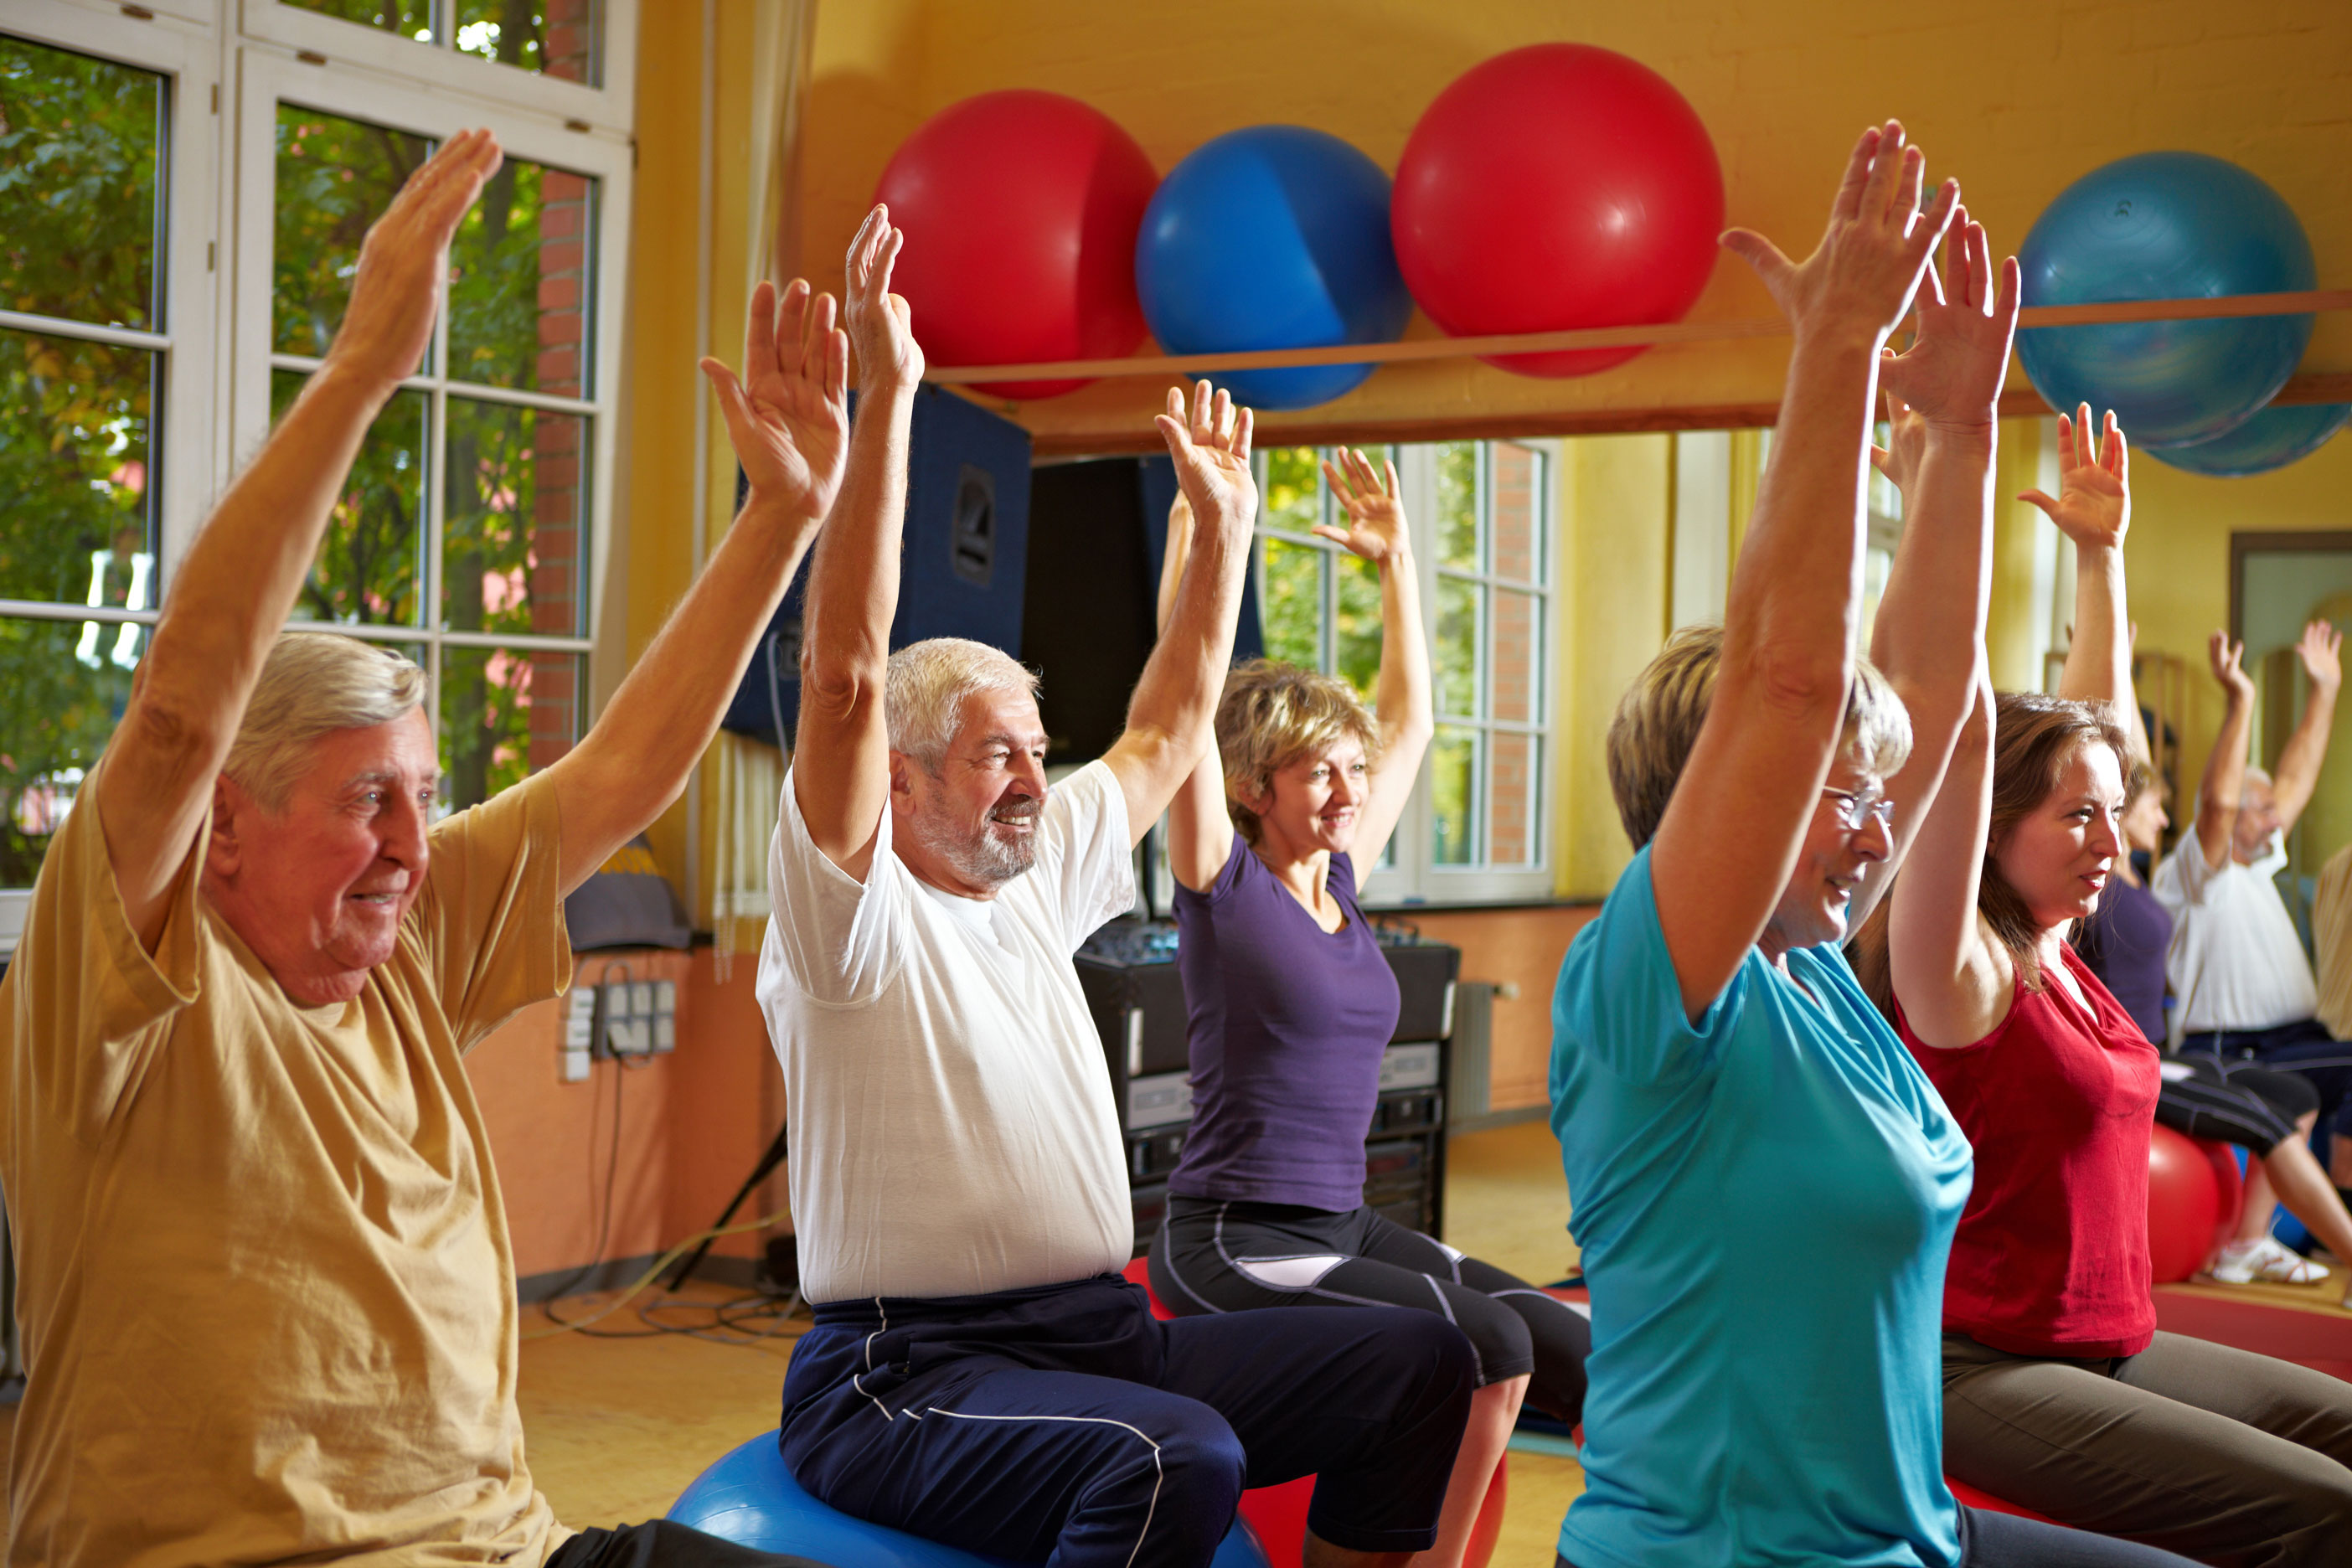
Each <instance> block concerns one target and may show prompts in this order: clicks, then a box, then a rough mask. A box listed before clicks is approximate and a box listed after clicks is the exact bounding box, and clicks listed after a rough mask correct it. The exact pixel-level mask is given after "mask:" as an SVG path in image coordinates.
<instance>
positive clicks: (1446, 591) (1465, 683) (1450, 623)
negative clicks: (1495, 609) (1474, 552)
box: [1434, 577, 1484, 719]
mask: <svg viewBox="0 0 2352 1568" xmlns="http://www.w3.org/2000/svg"><path fill="white" fill-rule="evenodd" d="M1483 592H1484V590H1482V589H1481V588H1480V587H1479V586H1478V584H1475V583H1468V582H1465V581H1463V580H1462V579H1461V578H1459V577H1440V578H1438V580H1437V636H1436V638H1435V641H1436V648H1435V652H1436V656H1437V657H1436V661H1435V662H1436V669H1435V671H1434V673H1435V675H1436V678H1437V680H1436V684H1437V710H1438V711H1439V712H1440V713H1453V714H1458V715H1460V716H1461V717H1463V718H1465V719H1471V718H1475V717H1477V714H1478V600H1479V597H1480V595H1481V594H1482V593H1483Z"/></svg>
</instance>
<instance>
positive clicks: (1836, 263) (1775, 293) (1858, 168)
mask: <svg viewBox="0 0 2352 1568" xmlns="http://www.w3.org/2000/svg"><path fill="white" fill-rule="evenodd" d="M1925 166H1926V164H1925V161H1924V159H1923V158H1922V157H1921V155H1920V153H1919V150H1918V149H1917V148H1916V147H1906V146H1905V145H1904V144H1903V127H1902V125H1901V123H1900V122H1898V121H1893V120H1890V121H1887V122H1886V123H1885V126H1883V127H1880V126H1873V127H1872V128H1871V129H1870V130H1868V131H1865V132H1863V133H1862V140H1861V141H1859V142H1855V143H1854V148H1853V157H1852V158H1850V159H1849V160H1847V163H1846V170H1845V181H1844V183H1843V184H1841V185H1840V186H1839V187H1838V194H1837V200H1836V202H1835V203H1834V204H1832V206H1831V208H1830V223H1829V228H1828V230H1827V231H1826V232H1825V233H1824V234H1823V235H1822V242H1821V244H1820V245H1819V246H1817V247H1814V250H1813V253H1812V254H1811V256H1809V257H1807V258H1805V259H1804V260H1803V261H1801V262H1798V261H1790V259H1789V258H1788V257H1786V256H1785V255H1783V254H1781V252H1780V247H1778V246H1776V245H1774V244H1773V243H1772V242H1771V241H1770V240H1769V239H1767V238H1765V237H1763V236H1762V235H1760V234H1758V233H1757V232H1756V231H1755V230H1753V229H1746V228H1735V229H1730V230H1727V231H1726V232H1725V234H1724V236H1723V237H1722V240H1721V244H1722V245H1723V247H1724V248H1725V249H1727V250H1728V251H1730V252H1731V253H1732V254H1733V255H1735V256H1737V257H1738V258H1740V259H1741V260H1743V261H1745V262H1747V263H1748V266H1750V267H1753V268H1755V269H1756V274H1757V276H1758V277H1759V278H1761V279H1763V280H1764V287H1765V288H1766V289H1769V291H1770V292H1771V295H1772V300H1773V302H1774V303H1775V304H1777V305H1779V306H1780V310H1781V313H1782V314H1784V315H1786V316H1787V317H1788V318H1789V324H1790V326H1791V327H1792V328H1794V329H1795V330H1796V333H1797V337H1798V339H1799V341H1800V342H1802V341H1803V340H1805V339H1807V338H1810V337H1812V336H1814V335H1816V334H1820V333H1827V332H1836V331H1848V332H1853V333H1856V334H1862V335H1866V336H1867V337H1868V338H1869V339H1870V340H1871V342H1873V343H1874V344H1875V343H1879V342H1884V341H1885V336H1886V334H1887V333H1888V332H1891V331H1894V330H1895V325H1896V324H1897V323H1898V322H1900V321H1902V320H1903V318H1904V317H1905V316H1906V315H1907V314H1908V313H1909V312H1910V310H1911V296H1912V294H1913V293H1914V292H1915V291H1916V289H1918V287H1919V277H1920V274H1921V273H1922V272H1923V271H1924V270H1925V269H1926V268H1927V258H1928V257H1929V256H1930V255H1931V254H1933V253H1934V251H1935V248H1936V246H1937V242H1938V241H1940V240H1941V239H1942V238H1943V237H1944V230H1945V229H1946V228H1947V227H1948V226H1950V224H1951V221H1952V209H1953V207H1954V206H1955V205H1957V204H1958V201H1959V195H1960V187H1959V185H1958V184H1957V183H1956V182H1954V181H1951V180H1947V181H1945V182H1944V183H1943V184H1942V186H1941V187H1939V188H1938V189H1937V192H1936V199H1935V201H1934V202H1933V203H1932V204H1931V205H1929V206H1928V207H1927V209H1926V210H1925V211H1924V212H1923V211H1922V210H1921V209H1920V205H1919V198H1920V177H1921V174H1922V171H1923V170H1924V168H1925Z"/></svg>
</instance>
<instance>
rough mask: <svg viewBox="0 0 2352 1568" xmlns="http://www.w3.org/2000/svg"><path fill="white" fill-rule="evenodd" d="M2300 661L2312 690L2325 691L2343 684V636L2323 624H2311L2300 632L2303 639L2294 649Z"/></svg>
mask: <svg viewBox="0 0 2352 1568" xmlns="http://www.w3.org/2000/svg"><path fill="white" fill-rule="evenodd" d="M2294 651H2295V652H2296V654H2297V655H2299V656H2300V657H2301V658H2302V659H2303V668H2305V669H2306V670H2308V671H2309V672H2310V674H2311V683H2312V685H2314V686H2317V687H2324V688H2326V689H2327V690H2329V691H2334V690H2336V689H2339V688H2341V687H2342V686H2343V684H2344V634H2343V633H2342V632H2339V631H2337V630H2336V628H2335V627H2334V626H2330V625H2329V624H2328V623H2327V622H2326V621H2314V622H2312V623H2311V624H2310V625H2309V626H2305V627H2304V628H2303V637H2302V639H2301V640H2300V641H2298V642H2297V643H2296V644H2295V645H2294Z"/></svg>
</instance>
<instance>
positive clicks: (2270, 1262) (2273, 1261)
mask: <svg viewBox="0 0 2352 1568" xmlns="http://www.w3.org/2000/svg"><path fill="white" fill-rule="evenodd" d="M2326 1278H2327V1270H2326V1268H2325V1267H2323V1266H2322V1265H2320V1264H2317V1263H2314V1262H2313V1261H2312V1260H2311V1259H2309V1258H2298V1257H2296V1256H2295V1255H2294V1253H2292V1252H2289V1251H2288V1250H2287V1249H2286V1248H2285V1247H2281V1246H2280V1245H2279V1244H2278V1243H2277V1242H2276V1241H2275V1240H2273V1238H2271V1237H2267V1236H2263V1237H2255V1238H2254V1239H2253V1240H2252V1241H2233V1242H2231V1243H2230V1244H2229V1245H2227V1246H2226V1247H2222V1248H2221V1257H2219V1258H2215V1259H2214V1260H2213V1279H2214V1281H2215V1282H2216V1283H2217V1284H2221V1285H2252V1284H2253V1283H2255V1282H2256V1281H2257V1280H2259V1281H2261V1282H2263V1283H2264V1284H2269V1285H2315V1284H2317V1283H2318V1282H2319V1281H2320V1280H2322V1279H2326Z"/></svg>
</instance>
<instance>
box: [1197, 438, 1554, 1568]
mask: <svg viewBox="0 0 2352 1568" xmlns="http://www.w3.org/2000/svg"><path fill="white" fill-rule="evenodd" d="M1336 458H1337V460H1336V461H1335V462H1326V463H1325V464H1324V465H1323V472H1324V477H1325V479H1326V481H1327V482H1328V485H1329V486H1330V489H1331V495H1332V499H1333V500H1336V501H1337V502H1338V503H1339V508H1340V510H1341V511H1342V512H1343V513H1344V514H1345V516H1346V518H1347V526H1346V527H1344V528H1340V527H1334V526H1331V525H1329V524H1318V525H1317V527H1316V531H1317V532H1318V533H1319V534H1321V535H1322V536H1323V537H1325V538H1327V539H1329V540H1331V541H1333V542H1336V543H1339V544H1341V545H1344V546H1345V547H1346V548H1347V549H1349V551H1351V552H1354V554H1355V555H1356V556H1357V557H1358V558H1359V559H1361V560H1363V561H1366V562H1369V563H1370V564H1371V565H1372V567H1373V568H1374V569H1375V570H1376V571H1377V572H1378V573H1379V574H1380V583H1381V668H1380V678H1379V687H1378V696H1379V715H1380V717H1379V718H1378V720H1377V721H1376V720H1375V719H1374V718H1373V716H1372V714H1371V713H1370V712H1367V711H1366V710H1365V709H1364V705H1363V703H1362V701H1361V700H1360V699H1359V698H1358V697H1357V696H1356V692H1355V689H1354V688H1353V687H1351V686H1349V684H1348V683H1347V682H1346V681H1345V680H1343V679H1339V677H1338V676H1333V675H1322V674H1318V673H1316V672H1314V671H1312V670H1305V669H1300V668H1297V666H1295V665H1288V664H1280V663H1276V662H1273V661H1270V660H1265V659H1260V660H1257V661H1255V662H1253V663H1250V664H1246V665H1244V666H1242V667H1241V668H1238V669H1236V670H1234V673H1233V674H1232V675H1231V676H1229V677H1227V678H1226V680H1225V689H1224V695H1223V698H1222V699H1221V700H1220V701H1219V702H1218V705H1217V717H1216V731H1215V744H1214V745H1213V746H1212V747H1211V748H1210V749H1209V750H1208V751H1206V752H1204V753H1203V754H1202V758H1201V761H1200V763H1198V765H1196V766H1195V767H1194V768H1193V770H1192V773H1191V775H1190V776H1189V777H1187V778H1186V779H1185V781H1184V784H1183V786H1182V787H1181V789H1179V790H1178V791H1177V792H1176V798H1175V800H1174V801H1173V802H1172V803H1171V805H1170V806H1169V811H1168V865H1169V868H1170V870H1171V871H1172V872H1173V873H1174V875H1175V878H1176V924H1177V931H1178V933H1179V940H1178V942H1177V948H1176V966H1177V968H1178V970H1179V971H1180V972H1181V974H1182V976H1183V982H1184V998H1185V1003H1186V1007H1187V1011H1188V1013H1189V1015H1190V1018H1191V1025H1192V1121H1191V1123H1190V1124H1189V1125H1188V1127H1187V1128H1186V1130H1185V1137H1184V1152H1183V1157H1182V1158H1181V1161H1180V1162H1179V1163H1178V1164H1177V1166H1176V1170H1175V1172H1174V1173H1173V1174H1171V1176H1170V1178H1169V1182H1168V1188H1169V1193H1170V1194H1171V1195H1170V1199H1169V1207H1168V1218H1167V1221H1166V1222H1165V1223H1164V1224H1163V1225H1162V1226H1160V1230H1159V1232H1158V1233H1157V1234H1156V1235H1155V1236H1154V1237H1152V1241H1151V1263H1150V1268H1151V1284H1152V1289H1153V1291H1154V1292H1155V1293H1156V1294H1157V1295H1158V1296H1159V1298H1160V1300H1161V1301H1162V1302H1164V1303H1165V1304H1166V1305H1167V1306H1168V1307H1169V1308H1170V1310H1173V1311H1175V1312H1178V1313H1182V1314H1196V1313H1215V1312H1238V1311H1244V1310H1249V1309H1252V1308H1258V1307H1299V1306H1331V1305H1335V1304H1339V1305H1349V1306H1358V1307H1407V1308H1412V1309H1416V1310H1421V1311H1424V1312H1436V1313H1439V1314H1441V1315H1442V1316H1444V1318H1445V1319H1446V1320H1447V1321H1449V1322H1452V1323H1454V1324H1455V1325H1457V1326H1458V1327H1460V1328H1461V1330H1462V1331H1463V1332H1464V1333H1465V1334H1467V1335H1468V1336H1469V1337H1470V1343H1471V1345H1472V1347H1473V1348H1474V1349H1475V1351H1476V1352H1477V1358H1478V1369H1477V1383H1478V1392H1477V1394H1476V1395H1475V1397H1474V1398H1473V1400H1472V1402H1471V1407H1470V1424H1469V1426H1468V1427H1467V1429H1466V1430H1465V1434H1464V1437H1463V1442H1462V1448H1461V1451H1460V1453H1459V1454H1458V1455H1457V1456H1456V1457H1455V1459H1454V1479H1453V1482H1452V1483H1451V1485H1450V1486H1449V1487H1448V1488H1447V1489H1446V1495H1445V1510H1444V1515H1443V1517H1442V1520H1441V1521H1440V1524H1439V1527H1438V1537H1437V1544H1436V1546H1435V1547H1433V1549H1432V1550H1431V1552H1429V1554H1428V1557H1429V1561H1430V1562H1431V1563H1433V1564H1447V1565H1450V1564H1454V1563H1460V1562H1461V1560H1462V1554H1463V1552H1464V1551H1465V1548H1466V1547H1467V1546H1468V1544H1469V1540H1470V1533H1471V1529H1472V1527H1473V1526H1474V1525H1475V1523H1476V1522H1477V1518H1478V1511H1479V1506H1480V1504H1481V1503H1482V1502H1483V1501H1484V1500H1485V1499H1486V1488H1487V1484H1488V1482H1489V1481H1490V1480H1491V1479H1492V1478H1493V1475H1494V1470H1495V1466H1496V1462H1497V1461H1499V1460H1500V1459H1501V1458H1502V1456H1503V1448H1504V1446H1505V1445H1506V1444H1507V1442H1509V1440H1510V1436H1511V1427H1512V1425H1513V1423H1514V1421H1515V1420H1516V1419H1517V1415H1518V1408H1519V1402H1520V1400H1521V1398H1522V1397H1523V1396H1524V1395H1525V1394H1527V1391H1528V1387H1529V1380H1530V1378H1533V1379H1534V1380H1535V1381H1536V1383H1537V1384H1539V1385H1540V1386H1539V1392H1538V1394H1537V1400H1538V1405H1540V1406H1541V1407H1542V1408H1544V1409H1545V1410H1547V1411H1549V1413H1550V1414H1552V1415H1556V1416H1558V1417H1559V1419H1561V1420H1563V1421H1566V1422H1568V1423H1570V1424H1571V1425H1573V1424H1574V1423H1575V1422H1576V1420H1577V1419H1578V1417H1579V1416H1580V1415H1581V1413H1582V1409H1583V1405H1584V1353H1585V1351H1586V1349H1587V1347H1588V1346H1589V1344H1590V1342H1591V1333H1590V1331H1589V1330H1588V1328H1587V1327H1586V1324H1585V1321H1584V1318H1583V1315H1582V1314H1581V1313H1580V1312H1579V1311H1578V1310H1576V1309H1574V1308H1572V1307H1570V1306H1568V1305H1566V1304H1565V1303H1563V1302H1560V1301H1558V1300H1553V1299H1552V1298H1551V1297H1549V1296H1547V1295H1545V1294H1544V1293H1543V1292H1542V1291H1541V1290H1538V1289H1535V1288H1534V1287H1533V1286H1531V1285H1529V1284H1528V1282H1527V1281H1525V1280H1523V1279H1517V1278H1515V1277H1513V1276H1511V1275H1509V1274H1506V1273H1505V1272H1503V1270H1501V1269H1499V1268H1495V1267H1494V1266H1493V1265H1491V1264H1486V1263H1481V1262H1480V1261H1478V1260H1477V1259H1476V1258H1465V1257H1464V1256H1463V1255H1462V1253H1460V1252H1458V1251H1456V1250H1455V1249H1454V1248H1453V1247H1448V1246H1446V1245H1445V1244H1444V1242H1442V1241H1438V1240H1435V1239H1433V1238H1432V1237H1426V1236H1423V1235H1420V1234H1419V1233H1417V1232H1414V1231H1411V1230H1408V1229H1406V1228H1405V1227H1404V1226H1401V1225H1397V1224H1395V1223H1394V1222H1392V1221H1391V1220H1388V1219H1384V1218H1382V1217H1381V1215H1379V1214H1378V1213H1376V1212H1374V1211H1373V1210H1372V1209H1371V1208H1370V1207H1368V1206H1366V1205H1365V1203H1364V1138H1365V1135H1366V1133H1367V1132H1369V1131H1370V1128H1371V1121H1372V1113H1373V1110H1374V1109H1375V1108H1376V1106H1377V1104H1378V1102H1379V1099H1380V1091H1381V1084H1380V1078H1381V1058H1382V1056H1383V1055H1384V1054H1385V1052H1386V1051H1387V1049H1388V1044H1389V1040H1390V1037H1391V1036H1392V1035H1393V1034H1394V1032H1395V1029H1396V1021H1397V1009H1398V1006H1399V1002H1400V998H1399V994H1398V991H1397V984H1396V976H1395V974H1394V973H1393V972H1392V971H1391V969H1390V968H1389V964H1388V960H1387V959H1386V958H1384V957H1383V956H1382V955H1381V946H1380V943H1379V942H1378V941H1377V940H1375V938H1374V937H1373V935H1372V931H1371V928H1370V925H1369V924H1368V923H1367V922H1366V921H1365V919H1364V911H1363V910H1362V908H1361V906H1360V904H1359V903H1358V902H1357V890H1358V889H1359V888H1360V886H1361V885H1362V877H1363V875H1364V874H1366V873H1369V872H1370V869H1371V868H1373V867H1375V866H1377V865H1379V864H1380V860H1381V850H1382V849H1383V847H1386V845H1387V843H1388V840H1389V836H1390V834H1391V833H1392V832H1393V831H1395V828H1396V825H1397V818H1398V817H1399V816H1401V815H1402V813H1403V811H1404V806H1405V802H1406V800H1407V799H1408V798H1410V797H1411V795H1412V786H1413V783H1414V781H1415V780H1416V779H1417V778H1419V777H1420V774H1421V758H1422V753H1423V751H1424V750H1426V749H1427V747H1428V745H1429V740H1430V737H1431V735H1432V734H1433V733H1434V732H1435V721H1434V717H1433V709H1432V701H1431V695H1430V675H1429V643H1428V636H1427V633H1426V632H1425V631H1424V630H1423V626H1422V618H1421V595H1420V584H1419V579H1418V574H1417V568H1416V566H1415V564H1414V562H1413V558H1412V542H1411V535H1410V531H1409V529H1408V528H1407V526H1406V522H1405V514H1404V508H1403V506H1402V504H1401V503H1400V502H1399V500H1397V479H1396V468H1395V466H1394V465H1393V464H1390V465H1387V466H1385V468H1378V469H1376V468H1374V467H1373V466H1372V463H1371V461H1370V458H1366V457H1365V456H1364V454H1363V453H1361V452H1350V451H1348V450H1347V449H1346V448H1344V447H1343V448H1341V449H1340V450H1339V452H1338V453H1337V454H1336ZM1191 522H1192V520H1191V516H1190V509H1189V508H1187V507H1185V506H1184V505H1183V504H1182V502H1181V500H1180V501H1179V502H1178V504H1177V505H1176V506H1175V507H1174V508H1172V509H1171V515H1170V517H1169V532H1168V563H1167V569H1166V571H1165V573H1164V574H1163V575H1162V584H1161V588H1160V599H1161V604H1162V605H1163V618H1164V614H1165V610H1164V607H1165V606H1167V605H1171V602H1172V599H1173V595H1174V591H1175V586H1176V584H1177V582H1178V580H1179V579H1180V578H1181V574H1182V569H1183V561H1184V555H1185V552H1186V548H1187V537H1188V535H1189V534H1190V532H1191Z"/></svg>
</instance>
